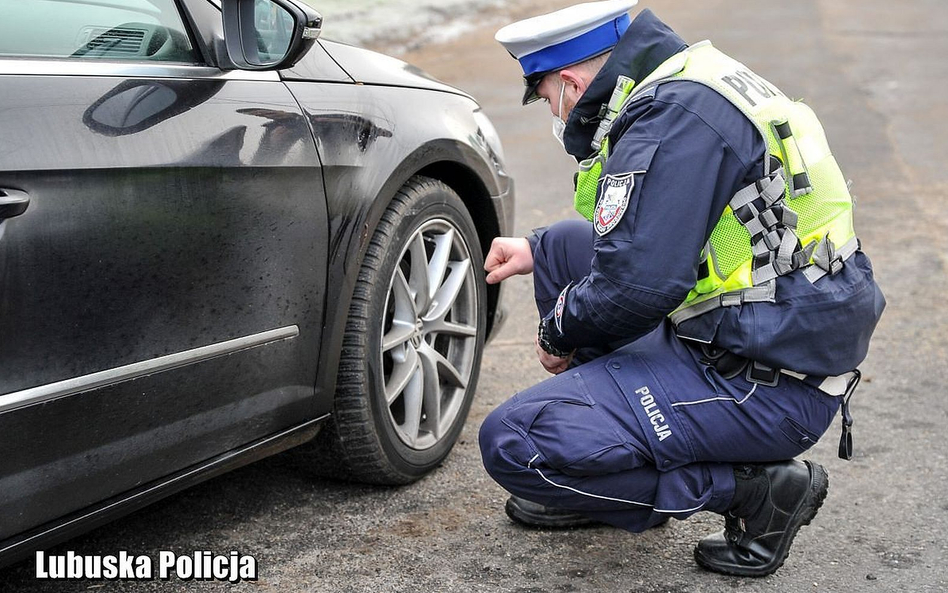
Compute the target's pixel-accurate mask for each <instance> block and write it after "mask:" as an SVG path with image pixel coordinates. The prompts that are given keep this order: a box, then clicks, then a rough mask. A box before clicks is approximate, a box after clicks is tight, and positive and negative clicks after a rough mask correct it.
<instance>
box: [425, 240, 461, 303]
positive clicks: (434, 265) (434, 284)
mask: <svg viewBox="0 0 948 593" xmlns="http://www.w3.org/2000/svg"><path fill="white" fill-rule="evenodd" d="M434 242H435V250H434V253H432V254H431V261H429V262H428V295H429V297H428V298H429V302H430V300H431V299H433V298H434V296H435V293H436V291H437V290H438V288H439V287H440V286H441V283H442V282H443V281H444V275H445V274H446V273H447V271H448V263H449V262H450V260H451V247H452V246H453V245H454V229H448V230H447V231H445V232H444V233H443V234H442V235H439V236H438V237H436V238H435V239H434ZM423 311H424V309H423Z"/></svg>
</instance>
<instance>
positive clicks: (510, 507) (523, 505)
mask: <svg viewBox="0 0 948 593" xmlns="http://www.w3.org/2000/svg"><path fill="white" fill-rule="evenodd" d="M504 510H505V511H506V512H507V516H508V517H510V518H511V519H513V521H514V522H515V523H520V524H521V525H526V526H527V527H538V528H545V529H550V528H553V529H557V528H559V529H565V528H569V527H585V526H587V525H601V523H600V522H599V521H595V520H593V519H590V518H589V517H586V516H583V515H580V514H579V513H576V512H574V511H567V510H562V509H554V508H550V507H545V506H543V505H542V504H537V503H535V502H531V501H529V500H527V499H525V498H520V497H519V496H512V495H511V497H510V498H508V499H507V504H505V505H504Z"/></svg>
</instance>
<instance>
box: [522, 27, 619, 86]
mask: <svg viewBox="0 0 948 593" xmlns="http://www.w3.org/2000/svg"><path fill="white" fill-rule="evenodd" d="M630 23H631V19H630V18H629V15H628V14H623V15H622V16H620V17H619V18H617V19H615V20H612V21H609V22H608V23H604V24H602V25H599V26H598V27H596V28H595V29H592V30H590V31H587V32H585V33H583V34H582V35H580V36H579V37H574V38H573V39H567V40H566V41H563V42H561V43H557V44H556V45H551V46H549V47H544V48H543V49H540V50H538V51H535V52H533V53H530V54H527V55H525V56H522V57H520V58H519V62H520V65H521V67H523V75H524V76H530V75H532V74H539V73H541V72H549V71H551V70H556V69H558V68H563V67H564V66H570V65H572V64H576V63H578V62H582V61H583V60H587V59H589V58H592V57H594V56H598V55H599V54H602V53H604V52H606V51H608V50H610V49H612V48H613V47H615V45H616V43H618V42H619V38H620V37H622V34H623V33H625V31H626V29H628V28H629V24H630Z"/></svg>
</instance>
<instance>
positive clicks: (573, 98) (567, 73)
mask: <svg viewBox="0 0 948 593" xmlns="http://www.w3.org/2000/svg"><path fill="white" fill-rule="evenodd" d="M582 74H583V73H582V70H580V69H572V68H565V69H563V70H560V80H562V81H563V84H565V85H566V90H565V92H564V95H565V96H566V97H568V100H567V101H565V102H566V103H567V104H568V105H570V109H572V106H574V105H576V103H578V102H579V98H580V97H582V96H583V93H585V92H586V89H587V88H588V87H589V83H587V82H586V79H585V77H584V76H583V75H582Z"/></svg>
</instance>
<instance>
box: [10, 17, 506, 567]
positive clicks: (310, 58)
mask: <svg viewBox="0 0 948 593" xmlns="http://www.w3.org/2000/svg"><path fill="white" fill-rule="evenodd" d="M222 13H223V14H222ZM319 26H320V17H319V15H318V14H317V13H315V12H314V11H313V10H312V9H310V8H308V7H307V6H306V5H305V4H301V3H298V2H297V1H296V0H224V1H223V6H221V2H219V1H217V0H31V1H30V2H22V1H21V0H0V221H2V222H0V393H2V394H3V395H0V562H2V563H8V562H10V561H12V560H14V559H16V558H18V557H22V556H23V555H24V554H28V553H29V552H30V551H31V550H34V549H39V548H44V547H48V546H49V545H51V544H53V543H55V542H57V541H61V540H63V539H66V538H68V537H71V536H73V535H75V534H77V533H79V532H81V531H85V530H87V529H89V528H91V527H93V526H95V525H98V524H101V523H103V522H106V521H108V520H111V519H113V518H115V517H117V516H120V515H123V514H126V513H128V512H130V511H132V510H134V509H136V508H139V507H141V506H143V505H145V504H148V503H150V502H153V501H155V500H157V499H159V498H161V497H164V496H167V495H168V494H171V493H173V492H176V491H178V490H181V489H182V488H185V487H187V486H190V485H192V484H195V483H197V482H199V481H202V480H205V479H207V478H209V477H212V476H214V475H217V474H220V473H221V472H224V471H227V470H230V469H233V468H235V467H237V466H240V465H243V464H246V463H248V462H250V461H253V460H255V459H259V458H261V457H264V456H267V455H271V454H273V453H276V452H278V451H281V450H284V449H287V448H289V447H292V446H295V445H300V444H302V443H306V442H308V441H312V442H311V443H309V444H308V445H307V446H308V447H310V448H311V449H310V452H311V456H312V460H313V465H314V466H318V467H320V468H322V469H323V471H329V472H333V473H334V474H335V475H338V476H343V477H347V478H351V479H358V480H362V481H368V482H373V483H385V484H399V483H407V482H410V481H412V480H415V479H417V478H419V477H421V476H422V475H424V474H426V473H427V472H429V471H431V470H432V469H433V468H435V467H436V466H437V465H438V464H439V463H440V462H441V461H442V460H443V459H444V457H445V456H446V455H447V454H448V452H449V451H450V449H451V447H452V446H453V444H454V442H455V441H456V439H457V437H458V434H459V432H460V430H461V428H462V424H463V423H464V420H465V418H466V416H467V412H468V409H469V407H470V404H471V399H472V397H473V395H474V392H475V387H476V383H477V375H478V367H479V364H480V359H481V351H482V349H483V345H484V341H485V339H486V338H487V337H488V335H489V334H490V333H491V331H492V329H496V327H495V326H496V325H497V320H498V319H499V318H500V314H499V307H498V301H499V293H498V291H497V289H496V288H495V287H487V286H486V285H485V283H484V280H483V273H482V272H481V265H482V258H483V256H482V254H483V252H484V250H485V249H486V248H487V246H488V245H489V243H490V241H491V240H492V239H493V238H494V237H495V236H498V235H500V234H504V233H508V232H509V231H510V228H511V217H512V201H513V197H512V193H513V190H512V183H511V181H510V179H509V178H508V177H507V175H506V174H505V172H504V170H503V156H502V152H501V147H500V143H499V140H498V137H497V134H496V132H495V131H494V129H493V127H492V126H491V124H490V122H489V121H488V119H487V118H486V117H485V116H484V114H483V113H482V112H481V111H480V109H479V107H478V105H477V103H475V101H474V100H473V99H472V98H471V97H469V96H467V95H465V94H464V93H463V92H461V91H458V90H457V89H454V88H451V87H449V86H447V85H444V84H441V83H439V82H437V81H435V80H433V79H431V78H429V77H427V76H425V75H424V74H423V73H422V72H420V71H418V70H416V69H413V68H412V67H410V66H408V65H406V64H404V63H402V62H400V61H398V60H394V59H392V58H388V57H385V56H382V55H379V54H375V53H371V52H369V51H366V50H362V49H358V48H355V47H350V46H347V45H343V44H338V43H332V42H327V41H322V40H317V39H316V37H317V34H318V32H319ZM314 437H315V439H314Z"/></svg>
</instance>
